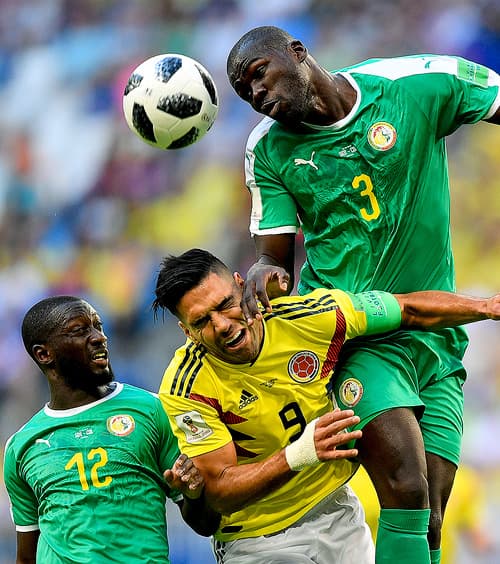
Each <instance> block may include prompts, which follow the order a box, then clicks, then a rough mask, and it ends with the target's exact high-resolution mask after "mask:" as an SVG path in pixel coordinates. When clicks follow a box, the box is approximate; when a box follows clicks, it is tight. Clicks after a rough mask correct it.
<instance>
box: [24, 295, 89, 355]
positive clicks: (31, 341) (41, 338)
mask: <svg viewBox="0 0 500 564" xmlns="http://www.w3.org/2000/svg"><path fill="white" fill-rule="evenodd" d="M82 301H83V300H82V299H81V298H77V297H75V296H51V297H49V298H45V299H43V300H40V301H39V302H37V303H36V304H34V305H33V306H31V308H30V309H29V310H28V311H27V312H26V314H25V316H24V319H23V322H22V326H21V335H22V338H23V343H24V348H25V349H26V351H27V352H28V354H29V355H30V356H31V358H33V359H35V357H34V356H33V346H34V345H39V344H42V343H45V342H46V341H47V340H48V338H49V337H50V335H51V334H52V333H53V332H54V330H55V329H57V328H59V327H60V324H61V317H60V315H59V314H58V315H55V311H56V310H57V309H58V307H59V306H61V305H67V304H72V303H76V302H82Z"/></svg>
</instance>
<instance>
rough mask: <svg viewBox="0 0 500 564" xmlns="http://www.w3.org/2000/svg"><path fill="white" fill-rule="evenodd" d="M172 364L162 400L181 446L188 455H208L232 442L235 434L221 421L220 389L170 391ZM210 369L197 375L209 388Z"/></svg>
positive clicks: (161, 392)
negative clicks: (176, 392) (216, 390)
mask: <svg viewBox="0 0 500 564" xmlns="http://www.w3.org/2000/svg"><path fill="white" fill-rule="evenodd" d="M171 370H173V371H175V368H173V367H172V366H170V367H169V368H167V370H166V372H165V376H164V378H163V382H162V384H161V387H160V392H159V396H160V400H161V402H162V404H163V408H164V409H165V411H166V412H167V415H168V417H169V419H170V423H171V425H172V430H173V431H174V433H175V435H176V437H177V439H178V442H179V447H180V450H181V451H182V452H184V453H185V454H187V455H188V456H189V457H193V456H198V455H201V454H206V453H208V452H211V451H213V450H216V449H218V448H220V447H223V446H225V445H227V444H228V443H230V442H232V437H231V435H230V433H229V430H228V428H227V426H226V425H225V423H224V422H223V421H222V413H221V410H220V409H218V407H220V406H219V403H218V401H217V400H216V399H215V398H216V397H217V395H216V394H217V392H215V391H214V392H213V393H212V394H210V393H207V392H205V391H204V392H202V393H198V392H196V390H193V391H192V392H191V393H190V394H188V397H186V396H185V395H183V394H179V395H177V394H172V393H170V392H169V386H170V384H168V385H167V382H169V381H170V375H171V372H170V371H171ZM207 373H208V370H206V371H205V372H203V373H201V374H198V378H200V379H201V380H205V382H204V386H205V387H206V383H207V381H209V378H210V375H209V374H207Z"/></svg>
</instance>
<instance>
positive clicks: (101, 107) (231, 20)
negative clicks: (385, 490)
mask: <svg viewBox="0 0 500 564" xmlns="http://www.w3.org/2000/svg"><path fill="white" fill-rule="evenodd" d="M265 24H272V25H278V26H281V27H284V28H285V29H287V30H288V31H290V32H291V33H292V34H293V35H295V36H297V37H299V38H300V39H301V40H303V41H304V42H305V44H306V45H307V46H308V47H309V48H310V50H311V53H312V54H313V55H314V56H315V58H316V59H317V60H318V61H319V62H320V63H322V64H323V65H324V66H326V67H327V68H331V69H334V68H339V67H342V66H345V65H349V64H352V63H356V62H358V61H361V60H363V59H366V58H371V57H387V56H395V55H404V54H411V53H423V52H426V53H445V54H453V55H460V56H463V57H466V58H470V59H472V60H474V61H476V62H479V63H482V64H485V65H487V66H489V67H490V68H493V69H494V70H496V71H497V72H500V3H499V2H498V0H419V1H418V2H415V0H397V1H396V0H351V1H349V2H342V1H340V0H316V1H315V0H266V1H265V2H256V1H255V0H162V1H159V0H148V1H146V2H145V1H144V0H0V108H1V111H0V131H1V135H0V241H1V244H0V357H1V358H2V362H1V363H0V443H1V445H2V446H3V444H4V443H5V440H6V439H7V437H8V436H9V435H10V434H11V433H12V432H14V431H15V430H16V429H17V428H18V427H19V426H20V425H21V424H22V423H23V422H24V421H25V420H26V419H27V418H29V417H30V416H31V415H32V413H34V411H36V410H37V409H38V408H39V407H40V406H41V405H42V403H43V401H45V398H46V395H47V392H46V389H45V384H44V381H43V379H42V378H41V376H39V375H38V373H37V370H36V368H35V366H34V364H33V363H32V361H31V360H30V359H28V357H27V355H26V353H25V351H24V349H23V346H22V342H21V339H20V335H19V328H20V322H21V319H22V317H23V314H24V312H25V311H26V310H27V309H28V308H29V307H30V306H31V305H32V304H33V303H34V302H35V301H37V300H38V299H40V298H42V297H45V296H47V295H50V294H61V293H64V294H74V295H79V296H83V297H85V298H86V299H88V300H89V301H90V302H91V303H92V304H94V305H95V306H96V307H97V309H98V310H100V312H101V313H102V314H103V317H104V324H105V328H106V330H107V333H108V336H109V337H110V349H111V355H112V356H111V358H112V363H113V368H114V371H115V373H116V374H117V377H118V379H120V380H122V381H127V382H130V383H133V384H137V385H140V386H143V387H145V388H147V389H150V390H156V389H157V387H158V385H159V382H160V379H161V375H162V371H163V369H164V367H165V365H166V363H167V361H168V359H169V354H170V353H171V352H172V351H173V350H174V349H175V347H176V346H178V345H179V344H180V343H181V342H182V340H183V339H182V335H181V334H180V332H179V331H178V329H177V327H176V324H175V323H174V322H173V320H171V319H169V318H165V319H160V320H157V321H156V322H155V321H154V319H153V316H152V313H151V309H150V303H151V301H152V298H153V283H154V278H155V274H156V270H157V268H158V264H159V261H160V259H161V257H162V256H164V255H165V254H168V253H177V252H182V251H183V250H185V249H187V248H189V247H193V246H200V247H203V248H207V249H209V250H211V251H213V252H215V253H216V254H218V255H219V256H221V257H222V258H223V259H225V260H226V261H227V262H228V263H229V264H230V265H231V266H232V267H233V268H234V269H237V270H240V272H242V273H243V274H244V273H245V272H246V269H247V267H248V266H249V264H250V263H251V262H252V260H253V244H252V242H251V240H250V237H249V234H248V211H249V204H250V202H249V198H248V194H247V192H246V190H245V188H244V177H243V150H244V144H245V141H246V136H247V134H248V132H249V130H250V128H251V126H252V125H254V124H255V123H256V122H257V121H258V119H259V117H258V116H257V115H256V114H254V113H253V112H252V110H251V109H250V108H249V107H247V105H246V104H244V103H243V102H242V101H240V100H239V99H238V98H237V97H236V95H235V94H234V93H233V92H232V91H231V89H230V86H229V84H228V82H227V78H226V74H225V63H226V56H227V54H228V52H229V49H230V48H231V47H232V45H233V44H234V43H235V42H236V41H237V39H238V38H239V37H240V36H241V35H242V34H243V33H244V32H246V31H247V30H249V29H251V28H252V27H254V26H257V25H265ZM159 53H183V54H186V55H188V56H191V57H193V58H195V59H198V60H199V61H200V62H201V63H202V64H203V65H204V66H205V67H206V68H207V69H208V70H209V71H210V73H211V74H212V76H213V77H214V79H215V82H216V84H217V88H218V93H219V98H220V109H219V115H218V118H217V120H216V123H215V125H214V126H213V128H212V129H211V130H210V132H209V133H208V134H207V135H206V136H205V137H204V138H203V139H202V140H201V141H199V142H198V143H196V144H195V145H193V146H191V147H189V148H187V149H181V150H178V151H166V152H165V151H160V150H158V149H155V148H152V147H149V146H147V145H146V144H145V143H143V142H142V141H141V140H139V139H138V138H137V137H136V136H135V135H134V134H133V133H131V132H130V130H129V129H128V128H127V125H126V123H125V121H124V119H123V115H122V107H121V103H122V102H121V100H122V93H123V88H124V85H125V84H126V81H127V79H128V76H129V74H130V72H131V71H132V70H133V69H134V68H135V67H136V66H137V65H138V64H139V63H140V62H141V61H142V60H144V59H146V58H148V57H150V56H152V55H155V54H159ZM448 151H449V157H450V176H451V182H452V217H453V223H452V234H453V240H454V250H455V256H456V266H457V285H458V289H459V290H460V291H463V292H467V293H474V294H481V295H489V294H492V293H495V292H496V291H499V290H500V264H499V261H498V257H499V256H500V128H495V127H494V126H491V125H489V124H479V125H477V126H472V127H470V126H466V127H463V128H461V130H459V131H458V132H457V133H456V134H454V135H453V136H452V137H451V138H450V139H449V143H448ZM470 334H471V346H470V348H469V351H468V353H467V357H466V361H467V366H468V368H469V372H470V377H469V381H468V382H467V384H466V422H465V438H464V461H465V462H467V463H468V464H469V465H471V466H473V467H474V469H475V470H476V471H477V472H479V475H480V478H481V480H482V481H483V482H484V483H486V486H487V487H491V490H492V494H491V495H489V496H488V503H487V504H486V507H485V515H484V519H485V523H486V525H485V526H486V527H487V528H489V529H495V520H498V519H499V518H500V493H499V489H500V488H499V483H500V478H499V476H500V444H499V443H498V441H497V440H496V439H495V438H494V437H496V436H497V435H498V434H499V433H500V407H499V405H500V347H498V343H499V342H500V324H499V325H495V324H494V323H484V324H477V325H473V326H471V327H470ZM174 512H175V508H174ZM499 530H500V526H498V521H497V524H496V532H495V531H494V530H493V531H492V535H493V537H492V545H490V549H489V551H488V554H485V555H483V556H480V555H477V554H476V555H474V556H473V557H471V558H474V561H475V562H476V563H479V562H490V560H489V558H490V557H491V558H496V560H495V561H499V560H498V559H500V556H499V555H500V533H499ZM171 531H173V532H175V536H176V539H177V538H178V539H180V540H179V542H180V545H179V546H180V548H179V549H178V553H177V554H176V553H175V546H174V551H173V556H174V557H175V559H174V560H173V564H182V563H183V562H185V563H186V564H189V563H190V562H198V563H199V562H203V559H202V560H200V559H199V553H198V560H197V559H196V556H193V558H192V559H191V556H190V555H189V554H190V552H189V551H190V550H191V551H192V550H193V548H192V546H193V545H191V548H188V543H187V542H186V543H185V545H182V538H183V536H186V538H188V537H187V533H185V530H184V528H183V527H177V525H176V524H175V523H174V524H173V525H172V529H171ZM495 535H496V536H495ZM14 538H15V534H14V530H13V526H12V525H11V522H10V517H9V516H8V503H7V500H6V494H5V491H4V489H3V488H0V564H3V563H4V561H5V562H9V561H11V560H9V558H12V556H11V555H12V547H13V543H14ZM189 538H191V537H189ZM172 541H173V539H172ZM176 542H177V540H176ZM495 543H496V544H495ZM173 544H174V545H175V543H173ZM200 546H201V545H200ZM197 550H198V549H197ZM199 550H201V549H199ZM466 552H467V549H466V548H464V549H463V551H462V554H463V555H464V556H462V558H464V560H463V562H466V561H469V560H466V558H467V556H466ZM9 555H10V556H9ZM2 558H4V559H5V560H2ZM481 558H483V559H482V560H481ZM470 561H472V560H470ZM493 561H494V560H493V559H492V560H491V562H493ZM207 562H208V560H207Z"/></svg>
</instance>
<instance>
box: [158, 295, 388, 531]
mask: <svg viewBox="0 0 500 564" xmlns="http://www.w3.org/2000/svg"><path fill="white" fill-rule="evenodd" d="M382 294H384V293H381V292H369V293H366V294H364V296H365V298H366V296H368V298H369V299H364V300H360V299H358V298H359V295H358V296H353V295H349V294H347V293H345V292H342V291H340V290H325V289H318V290H315V291H314V292H312V293H310V294H308V295H306V296H286V297H283V298H279V299H276V300H273V310H272V312H270V313H265V314H264V319H263V324H264V339H263V344H262V348H261V351H260V353H259V356H258V358H257V359H256V360H255V361H254V362H253V363H251V364H238V365H236V364H228V363H226V362H224V361H222V360H219V359H217V358H215V357H214V356H212V355H211V354H209V353H207V351H206V349H205V348H204V347H203V346H202V345H199V344H196V343H194V342H193V341H191V340H190V339H188V340H187V342H186V343H185V345H184V346H182V347H180V348H179V349H178V350H177V351H176V354H175V356H174V358H173V359H172V361H171V363H170V364H169V366H168V367H167V369H166V371H165V374H164V376H163V380H162V383H161V386H160V391H159V396H160V399H161V401H162V403H163V406H164V408H165V410H166V412H167V414H168V416H169V418H170V421H171V425H172V429H173V430H174V433H175V434H176V435H177V438H178V440H179V447H180V449H181V451H182V452H185V453H186V454H187V455H188V456H190V457H196V456H198V455H202V454H205V453H208V452H211V451H214V450H216V449H218V448H220V447H222V446H224V445H226V444H228V443H229V442H231V441H233V442H234V444H235V447H236V452H237V456H238V464H245V463H250V462H258V461H261V460H264V459H266V458H268V457H269V456H270V455H272V454H274V453H275V452H277V451H279V450H280V449H282V448H284V447H286V446H287V445H288V444H289V443H290V442H292V441H294V440H296V439H297V438H298V437H299V436H300V435H301V434H302V432H303V430H304V427H305V426H306V424H307V423H308V422H310V421H312V420H313V419H315V418H316V417H318V416H320V415H323V414H324V413H326V412H328V411H330V410H332V409H333V407H334V405H332V400H331V399H330V397H329V394H328V393H327V384H328V382H329V380H330V376H331V375H332V372H333V369H334V368H335V363H336V361H337V358H338V354H339V352H340V349H341V347H342V345H343V343H344V342H345V341H346V340H347V339H351V338H353V337H356V336H359V335H363V334H366V333H367V332H371V331H367V327H368V329H370V327H371V328H373V326H374V321H373V319H374V316H375V317H376V318H377V321H376V322H375V324H376V325H377V324H378V325H377V327H376V329H377V330H389V329H395V328H397V327H398V326H399V319H397V316H394V315H392V316H391V315H390V314H389V313H387V314H386V313H384V312H386V307H385V305H386V303H385V302H387V301H388V299H387V297H385V296H382ZM381 296H382V297H381ZM386 296H389V298H390V299H392V300H393V301H394V302H395V299H394V298H393V297H392V296H390V295H389V294H388V295H386ZM384 300H385V301H384ZM355 304H356V305H355ZM364 305H366V308H364ZM374 305H375V307H374ZM396 305H397V302H396ZM392 306H393V307H394V303H392ZM390 307H391V306H390V305H389V307H388V308H387V309H390ZM382 318H383V319H384V320H385V321H382ZM384 323H385V325H384ZM381 325H384V326H383V327H381ZM356 468H357V464H356V463H354V462H353V461H350V460H338V461H335V462H328V463H322V464H318V465H317V466H313V467H310V468H306V469H305V470H303V471H301V472H297V474H296V475H295V476H294V477H293V478H292V479H290V480H289V481H288V482H287V483H286V484H284V485H282V486H281V487H279V488H278V489H276V490H274V491H273V492H271V493H269V494H268V495H267V496H265V497H264V498H261V499H258V500H256V501H255V503H252V504H249V505H247V506H246V507H244V508H243V509H241V510H240V511H237V512H235V513H232V514H230V515H224V516H223V517H222V520H221V524H220V527H219V530H218V531H217V533H216V534H215V535H214V536H215V538H216V539H219V540H223V541H228V540H234V539H237V538H245V537H256V536H260V535H264V534H269V533H274V532H276V531H279V530H282V529H284V528H286V527H288V526H290V525H291V524H293V523H294V522H295V521H297V520H298V519H299V518H300V517H302V516H303V515H304V514H305V513H306V512H307V511H309V510H310V509H311V508H312V507H314V506H315V505H316V504H317V503H318V502H319V501H320V500H321V499H323V498H324V497H325V496H327V495H328V494H330V493H331V492H332V491H334V490H335V489H337V488H338V487H339V486H341V485H342V484H344V483H345V482H346V481H347V480H349V478H350V477H351V476H352V474H353V473H354V472H355V470H356Z"/></svg>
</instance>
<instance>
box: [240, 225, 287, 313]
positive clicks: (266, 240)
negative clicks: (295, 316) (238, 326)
mask: <svg viewBox="0 0 500 564" xmlns="http://www.w3.org/2000/svg"><path fill="white" fill-rule="evenodd" d="M254 240H255V249H256V256H257V261H256V262H255V263H254V264H253V265H252V266H251V267H250V268H249V270H248V272H247V275H246V279H245V285H244V287H243V298H242V303H241V309H242V310H243V314H244V315H245V317H246V319H247V320H248V321H251V320H253V319H254V318H255V317H257V316H258V315H260V309H259V306H258V304H257V299H258V300H259V301H260V303H261V304H262V305H263V307H264V308H265V309H266V310H267V311H271V303H270V300H271V299H273V298H277V297H279V296H283V295H286V294H289V293H290V292H291V290H292V288H293V284H294V262H295V233H280V234H277V235H255V237H254Z"/></svg>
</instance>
